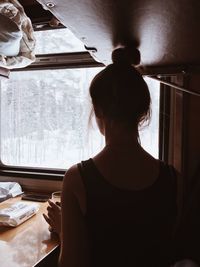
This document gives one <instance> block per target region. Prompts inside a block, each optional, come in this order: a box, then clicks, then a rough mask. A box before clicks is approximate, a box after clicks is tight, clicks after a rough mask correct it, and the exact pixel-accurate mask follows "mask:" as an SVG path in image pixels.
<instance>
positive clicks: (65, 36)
mask: <svg viewBox="0 0 200 267" xmlns="http://www.w3.org/2000/svg"><path fill="white" fill-rule="evenodd" d="M34 36H35V38H36V48H35V54H49V53H51V54H53V53H66V52H81V51H86V49H85V47H84V44H83V43H82V42H81V41H80V40H79V39H78V38H77V37H76V36H75V35H74V34H73V33H72V32H71V31H70V30H69V29H67V28H64V29H56V30H48V31H36V32H35V33H34Z"/></svg>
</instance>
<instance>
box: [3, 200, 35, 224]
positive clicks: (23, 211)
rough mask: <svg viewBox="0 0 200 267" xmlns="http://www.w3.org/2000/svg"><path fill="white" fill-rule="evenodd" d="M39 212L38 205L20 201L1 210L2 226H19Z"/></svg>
mask: <svg viewBox="0 0 200 267" xmlns="http://www.w3.org/2000/svg"><path fill="white" fill-rule="evenodd" d="M38 210H39V204H37V203H25V202H22V201H18V202H16V203H15V204H13V205H11V206H10V207H9V208H5V209H2V210H0V225H6V226H17V225H19V224H21V223H23V222H24V221H26V220H27V219H29V218H30V217H32V216H33V215H34V214H36V212H37V211H38Z"/></svg>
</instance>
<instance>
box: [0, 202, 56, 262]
mask: <svg viewBox="0 0 200 267" xmlns="http://www.w3.org/2000/svg"><path fill="white" fill-rule="evenodd" d="M19 200H21V198H20V197H17V198H13V199H9V200H7V201H4V202H2V203H0V209H3V208H6V207H8V206H9V205H10V204H13V203H15V202H16V201H19ZM24 202H28V203H31V201H24ZM37 203H38V204H39V205H40V209H39V211H38V213H37V214H36V215H34V216H33V217H32V218H30V219H29V220H27V221H26V222H24V223H22V224H21V225H19V226H17V227H15V228H10V227H3V226H0V267H32V266H35V265H36V264H37V263H38V262H39V261H41V260H42V259H43V258H44V257H46V256H47V255H48V254H49V253H50V252H51V251H53V250H54V249H55V248H56V247H57V246H58V244H59V241H58V238H57V237H56V236H53V235H51V233H50V232H49V230H48V224H47V223H46V221H45V220H44V218H43V216H42V214H43V213H46V208H47V206H48V204H47V202H45V203H41V202H37Z"/></svg>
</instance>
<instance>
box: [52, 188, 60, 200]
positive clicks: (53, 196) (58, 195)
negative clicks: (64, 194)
mask: <svg viewBox="0 0 200 267" xmlns="http://www.w3.org/2000/svg"><path fill="white" fill-rule="evenodd" d="M51 199H52V201H53V202H54V203H56V202H60V201H61V191H56V192H53V193H52V195H51Z"/></svg>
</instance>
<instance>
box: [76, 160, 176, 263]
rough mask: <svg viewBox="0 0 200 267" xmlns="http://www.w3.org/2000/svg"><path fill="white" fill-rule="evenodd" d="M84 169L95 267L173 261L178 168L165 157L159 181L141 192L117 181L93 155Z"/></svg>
mask: <svg viewBox="0 0 200 267" xmlns="http://www.w3.org/2000/svg"><path fill="white" fill-rule="evenodd" d="M78 168H79V172H80V174H81V177H82V180H83V183H84V185H85V190H86V198H87V199H86V201H87V211H86V215H85V219H86V225H87V229H88V234H89V243H90V246H91V248H90V249H91V267H100V266H101V267H107V266H109V267H111V266H113V267H118V266H120V267H129V266H131V267H150V266H152V267H164V266H168V264H169V261H170V257H171V249H172V233H173V229H174V226H175V221H176V215H177V207H176V194H177V190H176V187H177V186H176V184H177V182H176V175H175V171H174V170H173V168H172V167H170V166H168V165H166V164H164V163H163V162H160V173H159V177H158V178H157V179H156V181H155V182H154V183H153V185H151V186H149V187H147V188H145V189H142V190H138V191H137V190H124V189H120V188H118V187H116V186H114V185H111V184H110V183H109V182H108V181H107V180H105V179H104V177H103V176H102V175H101V174H100V172H99V171H98V169H97V168H96V166H95V164H94V162H93V160H92V159H89V160H87V161H82V162H81V163H79V164H78Z"/></svg>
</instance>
